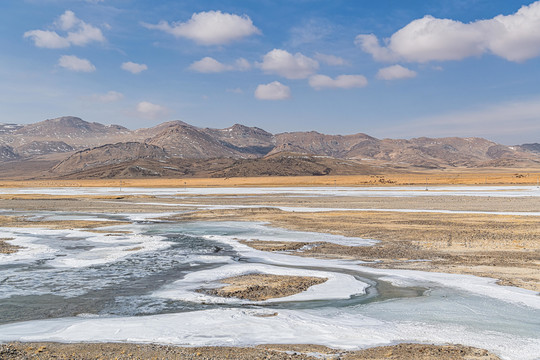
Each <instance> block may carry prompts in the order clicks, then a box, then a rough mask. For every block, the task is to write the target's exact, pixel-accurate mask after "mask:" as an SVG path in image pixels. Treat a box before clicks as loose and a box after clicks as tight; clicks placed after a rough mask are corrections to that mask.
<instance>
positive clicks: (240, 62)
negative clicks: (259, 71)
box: [234, 58, 251, 71]
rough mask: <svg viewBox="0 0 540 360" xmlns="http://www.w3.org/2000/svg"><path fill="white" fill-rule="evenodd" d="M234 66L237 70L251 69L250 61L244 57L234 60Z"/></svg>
mask: <svg viewBox="0 0 540 360" xmlns="http://www.w3.org/2000/svg"><path fill="white" fill-rule="evenodd" d="M234 67H235V68H236V70H239V71H247V70H249V69H251V63H250V62H249V61H247V60H246V59H244V58H238V59H236V61H235V62H234Z"/></svg>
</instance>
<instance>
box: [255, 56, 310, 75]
mask: <svg viewBox="0 0 540 360" xmlns="http://www.w3.org/2000/svg"><path fill="white" fill-rule="evenodd" d="M257 66H258V67H260V68H261V69H262V70H263V71H264V72H266V73H271V74H278V75H280V76H283V77H285V78H287V79H305V78H307V77H309V76H310V75H312V74H314V73H315V72H316V71H317V69H318V68H319V63H318V62H317V61H315V60H313V59H311V58H309V57H307V56H305V55H302V54H301V53H296V54H294V55H293V54H291V53H289V52H287V51H285V50H281V49H274V50H272V51H270V52H268V53H267V54H266V55H264V57H263V61H262V63H257Z"/></svg>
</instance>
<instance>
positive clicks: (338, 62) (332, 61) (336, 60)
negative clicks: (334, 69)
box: [315, 53, 347, 66]
mask: <svg viewBox="0 0 540 360" xmlns="http://www.w3.org/2000/svg"><path fill="white" fill-rule="evenodd" d="M315 59H317V60H319V61H320V62H322V63H324V64H326V65H330V66H343V65H347V62H346V61H345V60H344V59H343V58H340V57H339V56H335V55H327V54H321V53H316V54H315Z"/></svg>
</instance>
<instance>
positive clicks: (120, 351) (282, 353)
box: [0, 343, 499, 360]
mask: <svg viewBox="0 0 540 360" xmlns="http://www.w3.org/2000/svg"><path fill="white" fill-rule="evenodd" d="M312 353H316V354H320V356H319V357H316V356H313V355H311V354H312ZM321 356H322V358H324V359H342V360H383V359H392V360H413V359H414V360H428V359H429V360H431V359H438V360H499V357H497V356H495V355H493V354H490V353H489V352H488V351H486V350H481V349H477V348H473V347H467V346H462V345H442V346H440V345H426V344H399V345H394V346H384V347H377V348H372V349H367V350H361V351H339V350H334V349H330V348H327V347H325V346H318V345H259V346H255V347H246V348H238V347H176V346H164V345H154V344H141V345H137V344H117V343H110V344H58V343H10V344H4V345H0V358H1V359H3V360H31V359H36V360H52V359H58V360H60V359H62V360H68V359H69V360H94V359H118V360H127V359H130V360H131V359H160V360H165V359H170V360H173V359H203V360H219V359H236V360H251V359H267V360H305V359H320V358H321Z"/></svg>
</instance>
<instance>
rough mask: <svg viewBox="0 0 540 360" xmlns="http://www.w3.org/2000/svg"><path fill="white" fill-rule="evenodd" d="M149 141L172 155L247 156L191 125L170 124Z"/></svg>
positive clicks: (200, 156) (203, 156)
mask: <svg viewBox="0 0 540 360" xmlns="http://www.w3.org/2000/svg"><path fill="white" fill-rule="evenodd" d="M147 143H148V144H151V145H155V146H159V147H161V148H163V149H165V151H166V152H167V153H168V154H169V155H170V156H173V157H180V158H187V159H208V158H214V157H244V156H245V155H244V154H242V153H241V152H240V151H238V150H235V149H234V148H232V147H229V146H227V145H225V144H223V143H222V142H220V141H219V140H217V139H215V138H214V137H212V136H210V135H209V134H207V133H206V132H205V131H203V130H201V129H199V128H196V127H194V126H190V125H187V126H186V125H182V124H178V125H174V126H170V127H168V128H166V129H165V130H163V131H162V132H160V133H159V134H157V135H156V136H154V137H152V138H150V139H149V140H148V141H147Z"/></svg>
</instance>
